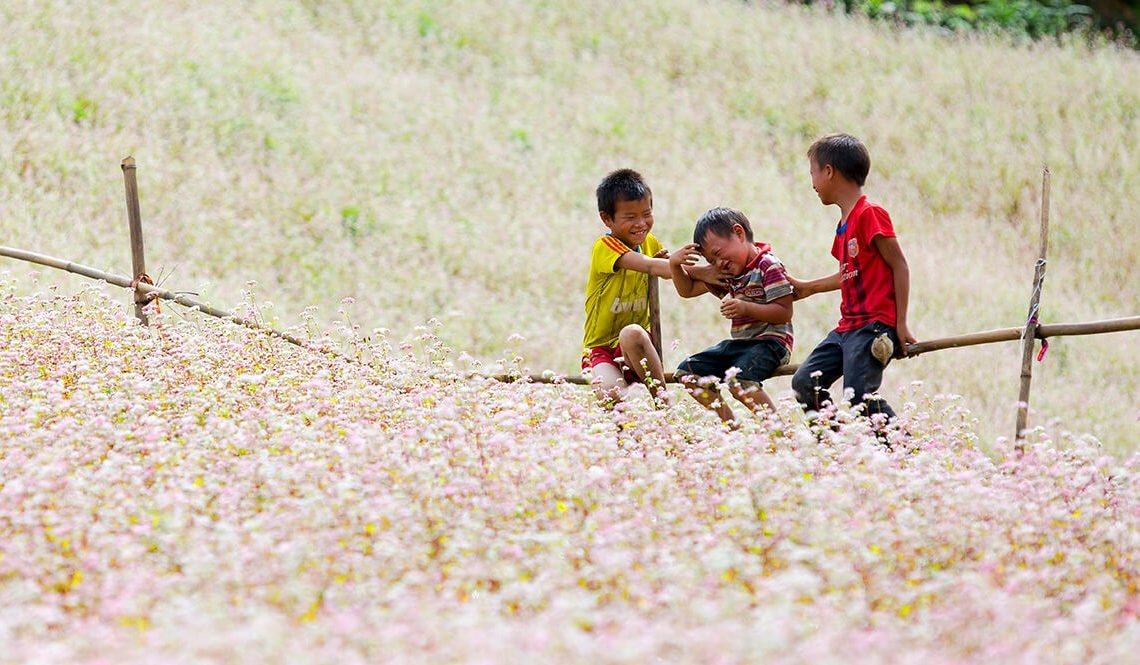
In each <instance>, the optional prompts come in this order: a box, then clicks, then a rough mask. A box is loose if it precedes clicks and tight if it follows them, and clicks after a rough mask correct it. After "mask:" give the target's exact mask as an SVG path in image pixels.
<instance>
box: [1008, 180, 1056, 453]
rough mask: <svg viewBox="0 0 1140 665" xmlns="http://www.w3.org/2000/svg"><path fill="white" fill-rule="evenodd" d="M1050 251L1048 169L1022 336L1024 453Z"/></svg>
mask: <svg viewBox="0 0 1140 665" xmlns="http://www.w3.org/2000/svg"><path fill="white" fill-rule="evenodd" d="M1048 250H1049V166H1048V165H1046V166H1045V167H1044V168H1043V169H1042V171H1041V254H1040V255H1039V256H1038V258H1037V265H1036V267H1035V268H1034V270H1033V290H1032V291H1031V292H1030V294H1029V315H1028V316H1027V317H1026V319H1025V331H1024V332H1023V333H1022V336H1021V390H1020V392H1019V393H1018V396H1017V431H1016V432H1015V439H1016V440H1017V442H1018V444H1017V448H1018V450H1020V449H1021V441H1022V439H1023V438H1024V436H1025V435H1024V432H1025V428H1026V427H1027V426H1028V424H1029V384H1030V382H1031V381H1032V380H1033V346H1034V344H1035V343H1036V342H1037V327H1038V324H1037V312H1038V310H1039V308H1040V305H1041V287H1042V285H1043V284H1044V282H1045V254H1046V252H1047V251H1048Z"/></svg>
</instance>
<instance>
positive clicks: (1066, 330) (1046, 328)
mask: <svg viewBox="0 0 1140 665" xmlns="http://www.w3.org/2000/svg"><path fill="white" fill-rule="evenodd" d="M0 256H6V257H8V258H12V259H18V260H20V261H27V262H28V263H35V264H39V265H42V266H47V267H49V268H56V269H58V270H63V271H66V272H70V273H74V274H76V275H82V276H84V277H88V278H90V279H95V280H102V281H105V282H107V283H108V284H114V285H115V286H121V287H123V288H124V289H132V288H133V289H138V290H139V291H142V292H143V293H144V294H148V297H150V298H160V299H162V300H169V301H172V302H176V303H178V304H179V305H182V306H184V307H189V308H192V309H197V310H199V311H201V312H202V313H204V314H208V315H210V316H213V317H216V318H219V319H225V320H227V321H232V322H234V323H237V324H240V325H243V326H245V327H247V328H251V329H253V330H258V331H261V332H265V333H268V334H270V335H272V336H274V337H277V338H280V339H283V340H285V341H286V342H289V343H291V344H296V345H297V346H302V347H305V348H313V347H312V346H311V345H309V344H306V343H305V342H304V341H302V340H300V339H298V338H296V337H294V336H292V335H290V334H288V333H285V332H282V331H280V330H277V329H275V328H271V327H268V326H263V325H261V324H259V323H257V322H256V321H251V320H249V319H246V318H243V317H240V316H237V315H236V314H233V313H231V312H224V311H222V310H220V309H217V308H216V307H212V306H211V305H208V304H206V303H204V302H201V301H199V300H196V299H194V298H190V297H188V296H186V295H183V294H180V293H174V292H171V291H167V290H166V289H162V288H159V287H157V286H151V285H150V284H145V283H139V284H135V283H134V282H133V280H132V279H131V278H130V277H127V276H125V275H116V274H113V273H108V272H104V271H102V270H96V269H95V268H91V267H89V266H85V265H81V264H79V263H73V262H71V261H67V260H64V259H58V258H55V257H53V256H47V255H45V254H38V253H36V252H29V251H25V250H22V249H15V248H13V247H4V246H0ZM1023 330H1024V329H1023V328H999V329H996V330H984V331H981V332H975V333H968V334H965V335H953V336H951V337H941V338H938V339H931V340H926V341H923V342H919V343H917V344H911V345H909V346H907V356H906V357H908V358H913V357H915V356H918V355H921V354H923V353H930V352H931V351H941V350H944V349H956V348H960V347H964V346H976V345H979V344H993V343H996V342H1013V341H1016V340H1018V339H1021V334H1022V331H1023ZM1128 330H1140V316H1129V317H1124V318H1119V319H1106V320H1102V321H1088V322H1084V323H1053V324H1041V325H1039V326H1038V327H1037V335H1036V336H1037V338H1039V339H1044V338H1046V337H1066V336H1074V335H1096V334H1100V333H1112V332H1124V331H1128ZM334 355H335V354H334ZM798 368H799V365H798V364H796V365H784V366H783V367H780V368H778V369H777V370H776V374H775V375H776V376H791V375H792V374H795V372H796V370H797V369H798ZM489 378H493V379H496V380H499V381H506V382H510V381H518V380H522V379H527V380H529V381H532V382H534V383H569V384H574V385H588V384H589V381H587V380H586V379H585V378H584V377H582V376H581V375H569V376H558V375H551V374H550V373H549V372H547V373H543V374H529V375H526V374H524V375H509V374H498V375H495V376H492V377H489ZM665 380H666V381H667V382H669V383H676V382H677V380H676V378H675V377H674V376H673V374H672V373H671V372H667V373H666V374H665Z"/></svg>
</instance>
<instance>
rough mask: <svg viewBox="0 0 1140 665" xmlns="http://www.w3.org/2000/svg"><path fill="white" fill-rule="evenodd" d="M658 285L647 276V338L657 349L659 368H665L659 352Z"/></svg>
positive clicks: (663, 356)
mask: <svg viewBox="0 0 1140 665" xmlns="http://www.w3.org/2000/svg"><path fill="white" fill-rule="evenodd" d="M660 291H661V289H660V284H659V283H658V279H657V277H656V276H654V275H650V276H649V338H650V339H651V340H653V348H655V349H657V357H658V358H660V359H661V366H662V367H664V366H665V354H664V353H662V352H661V296H660Z"/></svg>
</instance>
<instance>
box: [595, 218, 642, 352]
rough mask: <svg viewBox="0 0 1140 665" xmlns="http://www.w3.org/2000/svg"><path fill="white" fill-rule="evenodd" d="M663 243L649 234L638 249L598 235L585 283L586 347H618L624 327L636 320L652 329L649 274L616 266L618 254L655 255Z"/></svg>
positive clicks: (607, 236) (608, 236) (609, 237)
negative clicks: (588, 276)
mask: <svg viewBox="0 0 1140 665" xmlns="http://www.w3.org/2000/svg"><path fill="white" fill-rule="evenodd" d="M660 250H661V243H660V242H659V241H658V240H657V238H655V237H653V234H652V233H650V234H648V235H646V236H645V242H643V243H641V246H640V247H638V248H630V247H627V246H626V245H625V243H623V242H622V241H620V240H618V239H617V238H615V237H613V236H611V235H605V236H602V237H601V238H598V240H597V242H595V243H594V250H593V252H592V253H591V255H590V278H589V280H588V281H587V282H586V335H585V339H584V341H583V343H582V344H583V346H584V347H585V348H586V349H592V348H594V347H598V346H617V343H618V334H619V333H620V332H621V329H622V328H624V327H626V326H628V325H629V324H631V323H636V324H638V325H639V326H641V327H642V328H645V329H646V330H649V275H648V274H646V273H643V272H637V271H636V270H623V269H621V268H617V269H615V268H614V263H616V262H617V260H618V257H620V256H621V255H622V254H625V253H626V252H634V251H640V252H641V253H642V254H644V255H645V256H648V257H650V258H652V257H653V255H654V254H656V253H657V252H658V251H660Z"/></svg>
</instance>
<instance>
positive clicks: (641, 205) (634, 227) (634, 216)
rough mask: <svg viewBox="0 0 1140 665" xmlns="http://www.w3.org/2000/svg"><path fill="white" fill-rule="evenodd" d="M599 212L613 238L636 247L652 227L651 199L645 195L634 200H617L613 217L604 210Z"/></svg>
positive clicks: (643, 240)
mask: <svg viewBox="0 0 1140 665" xmlns="http://www.w3.org/2000/svg"><path fill="white" fill-rule="evenodd" d="M600 214H601V216H602V221H603V222H604V223H605V225H606V226H607V227H609V229H610V233H612V234H613V235H614V237H615V238H617V239H618V240H620V241H622V242H624V243H625V244H626V245H629V246H630V247H637V246H638V245H640V244H641V243H643V242H645V236H647V235H649V231H650V230H651V229H652V228H653V199H651V198H650V197H648V196H647V197H645V198H643V199H637V200H636V201H618V202H617V204H616V205H615V206H614V215H613V217H610V216H608V215H606V213H604V212H603V213H600Z"/></svg>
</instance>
